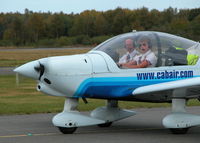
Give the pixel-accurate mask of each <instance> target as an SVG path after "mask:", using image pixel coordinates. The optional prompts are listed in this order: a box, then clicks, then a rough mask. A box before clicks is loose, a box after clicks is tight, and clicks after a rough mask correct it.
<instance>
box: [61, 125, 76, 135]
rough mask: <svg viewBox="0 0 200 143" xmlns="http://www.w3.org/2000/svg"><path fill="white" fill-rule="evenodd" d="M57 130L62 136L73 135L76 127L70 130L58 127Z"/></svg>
mask: <svg viewBox="0 0 200 143" xmlns="http://www.w3.org/2000/svg"><path fill="white" fill-rule="evenodd" d="M58 129H59V130H60V132H62V133H63V134H73V133H74V132H75V131H76V129H77V127H72V128H65V127H58Z"/></svg>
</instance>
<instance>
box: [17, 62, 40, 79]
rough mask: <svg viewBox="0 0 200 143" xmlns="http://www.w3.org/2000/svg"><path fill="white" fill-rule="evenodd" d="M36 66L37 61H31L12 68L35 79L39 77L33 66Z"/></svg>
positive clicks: (37, 64)
mask: <svg viewBox="0 0 200 143" xmlns="http://www.w3.org/2000/svg"><path fill="white" fill-rule="evenodd" d="M38 66H39V61H32V62H29V63H26V64H24V65H22V66H20V67H17V68H16V69H14V72H16V73H19V74H21V75H23V76H26V77H30V78H33V79H35V80H37V79H38V77H39V74H38V72H37V71H36V70H35V68H34V67H38Z"/></svg>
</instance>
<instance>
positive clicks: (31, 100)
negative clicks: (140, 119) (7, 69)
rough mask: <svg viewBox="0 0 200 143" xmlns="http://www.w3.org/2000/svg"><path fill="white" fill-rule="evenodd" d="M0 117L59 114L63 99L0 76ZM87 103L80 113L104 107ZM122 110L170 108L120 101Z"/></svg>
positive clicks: (91, 101) (28, 81) (192, 102)
mask: <svg viewBox="0 0 200 143" xmlns="http://www.w3.org/2000/svg"><path fill="white" fill-rule="evenodd" d="M0 79H1V80H0V85H1V86H0V115H3V114H4V115H5V114H31V113H52V112H61V111H62V109H63V104H64V100H65V99H64V98H63V97H53V96H47V95H44V94H42V93H40V92H37V90H36V84H37V83H36V82H35V81H33V80H31V79H28V78H25V77H21V78H20V83H19V85H16V81H15V76H14V75H9V76H0ZM88 101H89V103H88V104H84V103H83V101H82V100H80V101H79V106H78V109H79V110H80V111H88V110H93V109H95V108H96V107H99V106H104V105H105V100H98V99H88ZM188 105H189V106H198V105H200V103H199V101H197V100H190V102H189V103H188ZM119 106H120V107H122V108H126V109H129V108H141V107H142V108H152V107H170V104H168V103H143V102H125V101H120V102H119Z"/></svg>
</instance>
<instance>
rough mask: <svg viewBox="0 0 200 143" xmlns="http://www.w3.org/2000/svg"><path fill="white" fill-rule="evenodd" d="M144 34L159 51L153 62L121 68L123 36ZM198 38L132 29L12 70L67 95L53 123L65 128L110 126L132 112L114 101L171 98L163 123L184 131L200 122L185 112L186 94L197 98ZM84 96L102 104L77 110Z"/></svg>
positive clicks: (54, 93)
mask: <svg viewBox="0 0 200 143" xmlns="http://www.w3.org/2000/svg"><path fill="white" fill-rule="evenodd" d="M142 36H146V37H148V38H149V39H150V41H151V46H152V49H151V50H152V51H153V52H154V54H155V55H156V57H157V62H156V65H155V66H154V67H147V68H120V67H119V66H118V64H117V63H118V60H119V58H120V57H122V56H123V54H125V53H126V49H125V48H124V46H125V45H124V41H125V40H126V39H133V41H134V44H135V46H136V47H138V39H140V37H142ZM199 56H200V43H198V42H195V41H192V40H189V39H186V38H182V37H179V36H175V35H171V34H167V33H162V32H155V31H140V32H137V31H132V32H130V33H125V34H121V35H118V36H115V37H113V38H111V39H109V40H107V41H105V42H103V43H101V44H100V45H98V46H97V47H95V48H94V49H92V50H91V51H89V52H88V53H85V54H78V55H68V56H55V57H47V58H42V59H39V60H35V61H31V62H29V63H26V64H24V65H22V66H20V67H18V68H16V69H15V70H14V71H15V72H17V73H19V74H22V75H24V76H27V77H30V78H32V79H34V80H37V81H38V85H37V90H38V91H41V92H43V93H45V94H48V95H52V96H61V97H65V98H66V100H65V104H64V109H63V112H61V113H59V114H57V115H55V116H54V117H53V119H52V122H53V124H54V125H55V126H56V127H58V128H59V130H60V131H61V132H62V133H64V134H70V133H73V132H74V131H75V130H76V129H77V127H83V126H90V125H98V126H100V127H109V126H110V125H111V124H112V123H113V122H115V121H117V120H121V119H124V118H127V117H130V116H132V115H135V114H136V112H134V111H132V110H126V109H121V108H120V107H119V106H118V101H119V100H121V101H142V102H155V103H163V102H170V103H172V112H171V113H170V114H169V115H167V116H166V117H164V118H163V120H162V124H163V126H164V127H165V128H168V129H170V130H171V131H172V133H175V134H184V133H186V132H187V131H188V129H189V128H190V127H194V126H198V125H200V116H198V115H194V114H189V113H187V112H186V110H185V107H186V102H187V101H188V100H189V99H193V98H197V99H200V60H199ZM80 98H82V99H83V100H84V101H85V102H87V98H95V99H105V100H106V101H107V103H106V105H105V106H103V107H98V108H96V109H95V110H93V111H92V112H91V113H90V115H88V116H86V115H83V114H81V113H80V112H79V111H77V106H78V100H79V99H80Z"/></svg>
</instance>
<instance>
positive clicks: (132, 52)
mask: <svg viewBox="0 0 200 143" xmlns="http://www.w3.org/2000/svg"><path fill="white" fill-rule="evenodd" d="M125 48H126V50H127V53H126V54H125V55H123V56H122V57H121V58H120V59H119V62H118V65H119V66H120V65H121V64H125V63H128V62H130V61H131V60H133V58H134V57H135V56H136V55H137V54H138V53H139V52H138V51H137V50H136V48H135V42H134V41H133V40H132V39H126V40H125Z"/></svg>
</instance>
